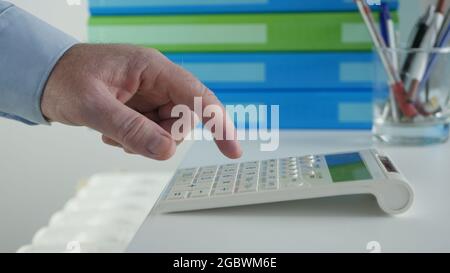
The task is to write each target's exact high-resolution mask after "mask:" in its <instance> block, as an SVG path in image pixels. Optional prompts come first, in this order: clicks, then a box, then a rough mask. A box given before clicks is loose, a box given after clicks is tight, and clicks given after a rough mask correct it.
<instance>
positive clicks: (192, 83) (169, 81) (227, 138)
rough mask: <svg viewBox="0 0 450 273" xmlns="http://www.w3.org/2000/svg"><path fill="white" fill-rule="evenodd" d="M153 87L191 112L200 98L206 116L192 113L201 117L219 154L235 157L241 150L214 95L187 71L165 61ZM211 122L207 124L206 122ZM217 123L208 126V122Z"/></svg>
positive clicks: (238, 155)
mask: <svg viewBox="0 0 450 273" xmlns="http://www.w3.org/2000/svg"><path fill="white" fill-rule="evenodd" d="M156 81H157V82H155V84H156V85H158V86H162V87H163V90H165V91H166V92H167V96H168V97H169V98H170V100H171V101H172V102H173V103H174V104H176V105H177V104H183V105H186V106H188V107H189V108H190V109H191V110H192V111H195V110H197V109H195V99H196V98H197V99H201V106H202V107H201V109H202V111H204V110H209V111H207V112H209V114H205V115H204V113H196V114H197V115H199V117H201V119H202V122H203V124H204V125H206V127H207V128H208V129H209V130H210V131H211V133H212V134H213V136H214V141H215V142H216V144H217V146H218V147H219V149H220V151H221V152H222V153H223V154H224V155H226V156H227V157H229V158H233V159H235V158H239V157H241V155H242V150H241V147H240V145H239V142H238V141H237V133H236V128H235V127H234V123H233V121H232V120H231V119H230V118H229V116H228V115H227V112H226V110H225V108H224V106H223V105H222V103H221V102H220V101H219V99H218V98H217V97H216V96H215V94H214V93H213V92H212V91H211V90H209V89H208V88H207V87H206V86H205V85H204V84H203V83H202V82H200V81H199V80H198V79H197V78H196V77H195V76H193V75H192V74H191V73H190V72H188V71H187V70H185V69H183V68H182V67H180V66H178V65H176V64H174V63H172V62H171V61H169V60H168V59H166V60H165V61H164V66H163V67H162V68H161V71H160V74H159V75H158V77H157V79H156ZM209 121H211V122H209ZM213 122H217V124H213V125H212V126H208V125H210V124H209V123H213Z"/></svg>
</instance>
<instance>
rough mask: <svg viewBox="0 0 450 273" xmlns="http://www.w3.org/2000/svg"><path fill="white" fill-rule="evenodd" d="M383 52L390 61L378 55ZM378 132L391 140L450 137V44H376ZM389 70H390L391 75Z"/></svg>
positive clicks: (384, 139) (432, 140)
mask: <svg viewBox="0 0 450 273" xmlns="http://www.w3.org/2000/svg"><path fill="white" fill-rule="evenodd" d="M380 52H382V53H383V54H385V56H386V57H387V59H388V62H387V63H388V65H386V62H385V63H383V62H382V60H381V58H380V57H379V56H380V55H378V54H379V53H380ZM376 56H377V57H376V61H375V80H374V83H375V85H374V124H373V134H374V137H375V138H376V139H377V140H378V141H381V142H383V143H387V144H393V145H427V144H434V143H442V142H445V141H447V140H448V138H449V122H450V47H447V48H433V49H396V50H392V49H386V48H384V49H380V50H377V55H376ZM388 73H391V74H390V76H389V75H388Z"/></svg>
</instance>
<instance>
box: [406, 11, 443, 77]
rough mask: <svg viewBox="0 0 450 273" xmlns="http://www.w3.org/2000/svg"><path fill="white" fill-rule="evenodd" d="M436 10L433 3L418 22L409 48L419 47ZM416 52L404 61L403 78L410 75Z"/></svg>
mask: <svg viewBox="0 0 450 273" xmlns="http://www.w3.org/2000/svg"><path fill="white" fill-rule="evenodd" d="M434 10H435V6H434V5H431V6H430V7H429V8H428V10H427V12H426V13H425V15H424V16H422V17H421V18H420V19H419V22H417V24H416V26H415V31H414V30H413V32H412V33H411V36H410V40H411V43H410V45H409V48H419V47H420V45H421V43H422V40H423V38H424V36H425V34H426V32H427V30H428V27H429V25H430V24H431V20H432V18H433V13H434ZM415 55H416V54H414V53H410V54H408V55H407V56H406V60H405V62H404V63H403V67H402V75H401V76H402V80H404V81H405V80H406V77H407V75H408V72H409V70H410V67H411V64H412V62H413V61H414V57H415Z"/></svg>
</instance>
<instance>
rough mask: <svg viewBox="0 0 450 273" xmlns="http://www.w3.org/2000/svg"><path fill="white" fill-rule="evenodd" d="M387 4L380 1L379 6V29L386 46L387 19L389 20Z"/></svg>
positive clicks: (388, 43) (387, 43) (387, 44)
mask: <svg viewBox="0 0 450 273" xmlns="http://www.w3.org/2000/svg"><path fill="white" fill-rule="evenodd" d="M389 17H390V14H389V6H388V4H387V3H386V2H382V3H381V7H380V31H381V36H382V37H383V40H384V42H385V43H386V46H387V47H389V45H390V41H389V30H388V20H389Z"/></svg>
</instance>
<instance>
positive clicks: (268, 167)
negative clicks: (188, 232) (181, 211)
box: [166, 155, 331, 200]
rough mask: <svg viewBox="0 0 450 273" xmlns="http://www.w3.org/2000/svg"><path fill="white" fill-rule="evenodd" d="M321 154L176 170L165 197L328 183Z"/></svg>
mask: <svg viewBox="0 0 450 273" xmlns="http://www.w3.org/2000/svg"><path fill="white" fill-rule="evenodd" d="M324 162H325V160H324V158H323V157H321V156H313V155H311V156H303V157H288V158H282V159H270V160H262V161H251V162H244V163H239V164H226V165H220V166H208V167H201V168H190V169H181V170H178V171H177V173H176V174H175V175H174V177H173V179H172V182H171V187H172V188H171V190H170V191H169V192H168V194H167V196H166V200H183V199H189V198H214V197H215V196H229V195H233V194H244V193H253V192H268V191H276V190H281V189H289V188H293V189H295V188H300V187H304V186H308V185H311V184H312V183H331V182H330V181H329V178H328V177H325V175H324V174H325V173H326V164H325V163H324Z"/></svg>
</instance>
